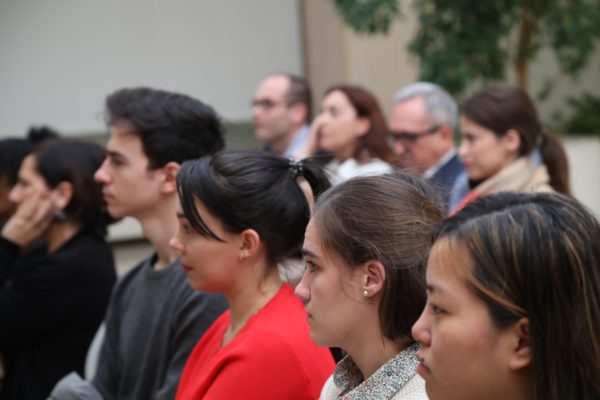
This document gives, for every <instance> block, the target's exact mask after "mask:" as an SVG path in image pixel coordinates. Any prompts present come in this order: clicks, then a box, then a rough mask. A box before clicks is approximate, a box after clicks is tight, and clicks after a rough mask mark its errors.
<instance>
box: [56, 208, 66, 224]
mask: <svg viewBox="0 0 600 400" xmlns="http://www.w3.org/2000/svg"><path fill="white" fill-rule="evenodd" d="M54 218H55V219H56V220H57V221H64V220H65V219H67V213H65V210H64V209H62V208H61V209H59V210H56V212H55V213H54Z"/></svg>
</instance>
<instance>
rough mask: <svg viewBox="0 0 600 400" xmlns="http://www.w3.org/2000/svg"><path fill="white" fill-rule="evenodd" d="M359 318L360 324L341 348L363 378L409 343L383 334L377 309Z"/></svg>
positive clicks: (367, 376) (371, 373)
mask: <svg viewBox="0 0 600 400" xmlns="http://www.w3.org/2000/svg"><path fill="white" fill-rule="evenodd" d="M370 315H373V316H375V318H369V315H365V317H364V318H361V324H360V326H359V327H358V328H357V329H355V330H354V332H353V334H352V336H351V337H349V340H348V343H347V344H345V345H343V346H342V348H343V349H344V350H346V352H348V354H349V355H350V357H352V360H353V361H354V363H355V364H356V366H357V367H358V369H359V370H360V372H361V373H362V375H363V378H364V379H367V378H369V377H370V376H371V375H373V374H374V373H375V371H377V370H378V369H379V368H381V366H382V365H383V364H385V363H386V362H388V361H389V360H391V359H392V358H394V357H395V356H396V355H397V354H398V353H399V352H400V351H402V350H404V349H405V348H406V347H408V346H409V345H410V342H409V341H393V340H391V339H388V338H386V337H384V336H383V334H382V333H381V330H380V328H379V318H377V317H376V315H377V311H376V310H375V311H373V312H372V313H370Z"/></svg>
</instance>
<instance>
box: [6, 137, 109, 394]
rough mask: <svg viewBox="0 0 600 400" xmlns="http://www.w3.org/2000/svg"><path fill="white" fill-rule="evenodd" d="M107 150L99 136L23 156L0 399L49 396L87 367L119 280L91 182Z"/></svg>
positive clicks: (55, 143) (10, 233)
mask: <svg viewBox="0 0 600 400" xmlns="http://www.w3.org/2000/svg"><path fill="white" fill-rule="evenodd" d="M103 159H104V150H103V149H102V148H101V147H99V146H97V145H94V144H91V143H84V142H79V141H75V140H67V139H55V140H50V141H47V142H44V143H43V144H42V145H41V146H40V147H39V148H37V149H35V150H34V151H33V153H31V154H30V155H28V156H27V157H25V159H24V161H23V164H22V165H21V168H20V170H19V177H18V181H17V184H16V185H15V187H14V188H13V189H12V191H11V193H10V196H9V197H10V199H11V201H13V202H14V203H15V204H16V205H17V209H16V212H15V213H14V214H13V215H12V217H11V218H10V219H9V220H8V221H7V222H6V224H5V225H4V227H3V229H2V234H1V238H0V327H1V328H0V353H1V354H2V356H3V358H4V362H5V369H6V376H5V377H4V380H3V382H2V388H1V389H0V398H2V399H20V400H21V399H32V400H33V399H35V400H38V399H45V398H46V397H47V396H48V394H49V393H50V390H51V389H52V387H53V386H54V384H55V383H56V382H57V381H58V380H59V379H60V378H62V377H63V376H64V375H65V374H67V373H69V372H71V371H73V370H75V371H78V372H79V373H80V374H82V373H83V367H84V360H85V355H86V352H87V349H88V346H89V344H90V342H91V340H92V338H93V336H94V333H95V332H96V329H97V328H98V326H99V325H100V323H101V321H102V318H103V317H104V312H105V309H106V306H107V305H108V300H109V297H110V292H111V288H112V285H113V283H114V281H115V270H114V265H113V258H112V252H111V249H110V246H109V245H108V244H107V243H106V241H105V238H104V236H105V233H106V224H107V221H108V218H107V215H106V213H105V211H104V203H103V200H102V194H101V187H100V185H99V184H98V183H96V182H94V172H95V171H96V169H97V168H98V167H99V166H100V164H101V163H102V160H103Z"/></svg>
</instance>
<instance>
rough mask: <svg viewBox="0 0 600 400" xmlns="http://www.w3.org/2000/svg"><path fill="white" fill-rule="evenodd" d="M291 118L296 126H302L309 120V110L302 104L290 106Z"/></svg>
mask: <svg viewBox="0 0 600 400" xmlns="http://www.w3.org/2000/svg"><path fill="white" fill-rule="evenodd" d="M289 109H290V117H291V119H292V122H293V123H294V125H302V124H303V123H304V121H306V120H308V109H307V108H306V105H304V104H302V103H296V104H293V105H291V106H290V108H289Z"/></svg>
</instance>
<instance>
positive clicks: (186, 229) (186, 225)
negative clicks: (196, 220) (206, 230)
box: [179, 222, 195, 235]
mask: <svg viewBox="0 0 600 400" xmlns="http://www.w3.org/2000/svg"><path fill="white" fill-rule="evenodd" d="M179 226H180V227H181V231H182V232H183V233H184V234H186V235H190V234H192V233H194V232H195V231H194V228H192V227H191V226H190V224H189V223H188V222H181V223H180V224H179Z"/></svg>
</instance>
